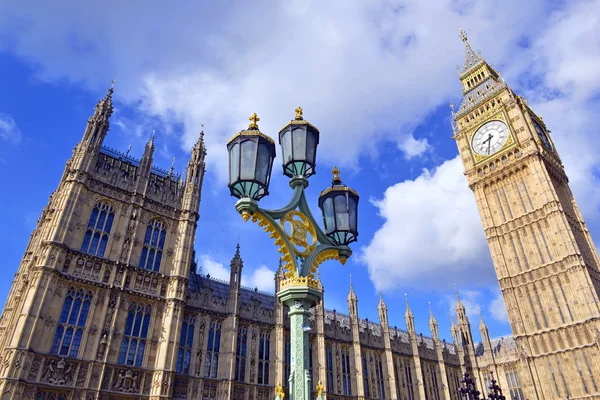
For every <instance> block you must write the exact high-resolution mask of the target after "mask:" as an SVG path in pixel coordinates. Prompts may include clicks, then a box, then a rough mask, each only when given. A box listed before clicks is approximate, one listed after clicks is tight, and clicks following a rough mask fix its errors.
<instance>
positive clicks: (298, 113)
mask: <svg viewBox="0 0 600 400" xmlns="http://www.w3.org/2000/svg"><path fill="white" fill-rule="evenodd" d="M294 111H296V119H297V120H302V119H304V118H302V107H300V106H298V107H296V110H294Z"/></svg>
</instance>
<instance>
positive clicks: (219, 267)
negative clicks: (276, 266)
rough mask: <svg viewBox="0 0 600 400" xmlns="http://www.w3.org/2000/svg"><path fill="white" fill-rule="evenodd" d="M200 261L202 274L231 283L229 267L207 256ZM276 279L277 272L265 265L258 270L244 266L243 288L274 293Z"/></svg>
mask: <svg viewBox="0 0 600 400" xmlns="http://www.w3.org/2000/svg"><path fill="white" fill-rule="evenodd" d="M198 260H199V266H200V267H202V274H204V275H210V276H211V277H213V278H217V279H220V280H223V281H227V282H229V271H230V270H229V266H225V264H223V263H221V262H219V261H217V260H215V259H214V258H213V257H212V256H210V255H207V254H202V255H200V256H199V257H198ZM274 279H275V271H273V270H271V269H269V268H268V267H267V266H265V265H259V266H258V268H249V267H247V266H244V267H243V269H242V286H246V287H248V288H251V289H254V288H258V290H262V291H263V292H271V293H273V292H274V290H275V281H274Z"/></svg>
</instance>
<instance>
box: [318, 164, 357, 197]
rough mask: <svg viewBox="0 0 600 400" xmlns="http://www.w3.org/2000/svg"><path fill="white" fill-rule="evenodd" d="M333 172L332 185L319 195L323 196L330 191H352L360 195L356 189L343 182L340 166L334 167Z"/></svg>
mask: <svg viewBox="0 0 600 400" xmlns="http://www.w3.org/2000/svg"><path fill="white" fill-rule="evenodd" d="M331 173H332V174H333V180H332V181H331V186H330V187H328V188H327V189H325V190H323V191H322V192H321V194H320V195H319V197H323V196H325V195H326V194H328V193H330V192H350V193H353V194H354V195H356V196H357V197H358V193H357V192H356V190H354V189H352V188H349V187H348V186H346V185H344V184H343V183H342V180H341V179H340V170H339V169H338V167H333V170H332V171H331Z"/></svg>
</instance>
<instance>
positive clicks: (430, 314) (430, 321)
mask: <svg viewBox="0 0 600 400" xmlns="http://www.w3.org/2000/svg"><path fill="white" fill-rule="evenodd" d="M427 304H429V324H436V325H437V321H436V320H435V317H434V316H433V310H432V309H431V302H430V301H428V302H427Z"/></svg>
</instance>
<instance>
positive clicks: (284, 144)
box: [281, 129, 292, 164]
mask: <svg viewBox="0 0 600 400" xmlns="http://www.w3.org/2000/svg"><path fill="white" fill-rule="evenodd" d="M281 152H282V154H281V156H282V159H283V163H284V164H287V163H288V162H290V160H291V159H292V132H291V131H290V130H289V129H287V130H286V131H285V133H284V134H283V135H282V136H281Z"/></svg>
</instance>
